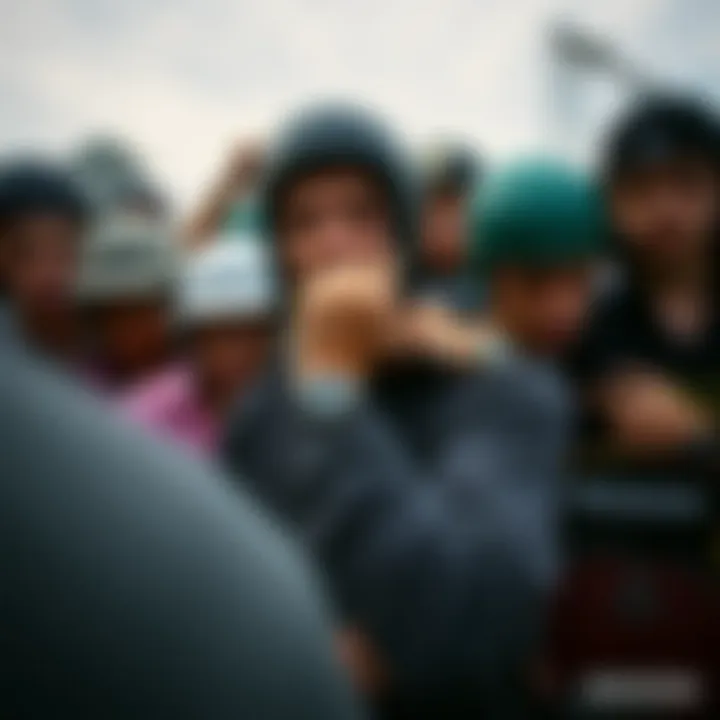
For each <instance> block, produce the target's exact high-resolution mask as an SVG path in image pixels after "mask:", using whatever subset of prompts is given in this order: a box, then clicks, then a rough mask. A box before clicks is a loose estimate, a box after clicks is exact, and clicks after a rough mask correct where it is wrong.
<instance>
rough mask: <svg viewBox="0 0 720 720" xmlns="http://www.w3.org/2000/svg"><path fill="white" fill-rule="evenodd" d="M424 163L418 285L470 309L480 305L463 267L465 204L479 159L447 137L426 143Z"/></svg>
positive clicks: (449, 304) (474, 282)
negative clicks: (435, 142)
mask: <svg viewBox="0 0 720 720" xmlns="http://www.w3.org/2000/svg"><path fill="white" fill-rule="evenodd" d="M423 165H424V166H423V177H422V214H421V227H420V243H421V251H420V266H421V267H420V273H421V280H422V289H423V292H424V293H425V294H426V295H428V296H430V297H432V298H434V299H435V300H436V301H437V302H438V303H439V304H441V305H444V306H447V307H449V308H450V309H453V310H456V311H460V312H463V313H468V314H470V313H473V312H474V311H477V310H478V309H479V308H480V307H481V305H482V290H481V288H480V287H479V285H478V283H477V280H476V279H474V278H471V277H469V276H468V274H467V272H466V270H467V267H468V262H467V242H468V227H467V224H468V206H469V202H470V200H471V199H472V197H473V195H474V193H475V192H476V188H477V187H478V186H479V185H480V184H481V181H482V175H483V168H482V164H481V162H480V158H479V156H478V154H477V152H476V151H475V150H474V148H472V147H469V146H465V145H463V144H461V143H457V142H456V143H449V142H446V143H440V144H437V145H436V146H433V147H431V148H430V149H429V150H428V152H427V157H426V158H425V161H424V164H423Z"/></svg>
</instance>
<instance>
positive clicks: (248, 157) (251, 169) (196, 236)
mask: <svg viewBox="0 0 720 720" xmlns="http://www.w3.org/2000/svg"><path fill="white" fill-rule="evenodd" d="M261 161H262V158H261V148H260V146H259V144H257V143H249V144H247V145H245V146H242V147H241V148H240V149H239V150H238V151H236V152H235V153H234V155H233V157H232V160H231V162H230V164H229V166H228V167H227V169H226V170H225V171H224V172H223V173H222V175H221V176H220V178H219V180H217V181H216V182H215V183H214V184H213V186H212V188H211V190H210V192H209V194H208V195H207V196H206V197H204V198H203V200H202V201H201V203H200V205H199V206H198V207H197V208H196V209H195V211H194V212H193V213H192V214H191V215H190V218H189V219H188V220H187V223H186V227H185V233H184V235H185V238H186V247H187V249H189V250H197V249H198V248H200V247H202V246H203V245H205V244H206V243H207V242H208V241H209V239H210V238H211V237H212V236H213V235H215V234H216V233H217V232H218V231H219V230H220V229H221V228H222V226H223V223H224V222H225V220H226V219H227V217H228V214H229V213H230V211H231V209H232V207H233V205H234V204H235V203H236V202H238V201H239V200H241V199H242V198H244V197H245V196H247V195H248V194H249V193H250V191H251V190H252V188H253V186H254V185H255V182H256V180H257V176H258V173H259V170H260V165H261Z"/></svg>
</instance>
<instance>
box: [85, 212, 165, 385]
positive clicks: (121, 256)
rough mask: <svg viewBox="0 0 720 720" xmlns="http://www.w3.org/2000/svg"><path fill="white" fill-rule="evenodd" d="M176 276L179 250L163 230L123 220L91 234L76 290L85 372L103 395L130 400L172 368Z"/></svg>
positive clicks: (121, 217) (101, 225)
mask: <svg viewBox="0 0 720 720" xmlns="http://www.w3.org/2000/svg"><path fill="white" fill-rule="evenodd" d="M177 275H178V257H177V247H176V243H175V241H174V240H173V238H172V237H171V236H170V234H169V232H168V231H167V230H166V228H165V227H164V226H162V225H158V224H157V223H155V222H149V221H147V220H145V219H142V218H139V217H135V216H125V215H118V216H114V217H109V218H105V219H103V220H102V221H101V222H99V223H98V224H97V227H96V228H94V230H93V231H92V232H91V233H90V235H89V237H88V238H87V243H86V248H85V252H84V254H83V258H82V261H81V266H80V275H79V279H78V287H77V300H78V304H79V306H80V308H81V310H82V312H83V316H84V319H85V323H86V326H87V334H88V344H89V348H88V350H87V355H88V357H87V358H85V360H84V363H83V365H82V367H81V368H80V370H81V374H84V375H85V376H86V378H87V379H88V380H89V381H90V382H91V384H93V385H94V386H96V387H97V389H100V390H102V391H104V392H107V393H110V394H117V393H122V392H125V391H127V390H128V389H129V388H130V387H132V386H133V385H135V384H137V383H139V382H140V381H141V380H143V379H147V378H149V377H150V376H151V375H153V374H154V373H156V372H158V371H159V370H160V369H161V368H164V367H166V366H167V364H168V363H169V362H170V360H171V358H172V353H173V350H174V347H173V342H172V333H171V327H170V304H171V300H172V294H173V292H174V290H175V284H176V282H177Z"/></svg>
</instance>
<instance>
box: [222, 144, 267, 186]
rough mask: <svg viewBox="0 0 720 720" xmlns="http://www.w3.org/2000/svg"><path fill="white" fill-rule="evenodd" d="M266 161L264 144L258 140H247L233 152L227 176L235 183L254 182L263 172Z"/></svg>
mask: <svg viewBox="0 0 720 720" xmlns="http://www.w3.org/2000/svg"><path fill="white" fill-rule="evenodd" d="M264 159H265V148H264V144H263V142H262V141H261V140H260V139H257V138H252V139H249V140H245V141H243V142H242V143H240V144H239V145H238V146H237V147H236V148H235V149H234V150H233V151H232V153H231V155H230V162H229V165H228V169H227V175H228V177H229V179H231V180H233V181H235V182H240V181H243V180H247V179H253V180H254V179H255V178H257V176H258V175H259V174H260V172H261V171H262V166H263V162H264Z"/></svg>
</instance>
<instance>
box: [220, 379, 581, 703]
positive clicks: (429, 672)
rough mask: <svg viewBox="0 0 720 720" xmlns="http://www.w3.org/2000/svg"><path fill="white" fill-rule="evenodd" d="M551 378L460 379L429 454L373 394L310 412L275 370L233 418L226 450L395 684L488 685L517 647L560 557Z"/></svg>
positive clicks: (555, 404) (529, 631)
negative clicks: (317, 569)
mask: <svg viewBox="0 0 720 720" xmlns="http://www.w3.org/2000/svg"><path fill="white" fill-rule="evenodd" d="M554 387H555V386H554V384H553V383H552V382H550V381H548V378H547V376H545V375H544V374H538V373H535V372H526V371H524V370H520V369H518V368H515V369H513V370H512V371H510V372H507V373H505V374H501V375H498V376H496V377H489V376H486V377H482V378H481V377H474V378H468V381H467V383H465V384H463V386H462V387H460V388H458V395H457V398H456V399H455V401H454V402H451V403H449V406H450V407H452V408H453V409H452V412H451V413H450V414H449V416H448V417H447V418H446V419H443V421H444V422H448V423H451V424H452V427H451V431H450V432H448V433H447V436H448V438H449V439H448V440H447V441H446V442H445V443H444V447H443V448H442V451H441V453H440V456H439V458H438V459H437V461H436V462H435V463H433V464H432V466H430V467H421V466H419V465H418V464H417V463H415V462H413V460H412V459H411V458H410V457H409V455H408V453H407V452H406V451H405V449H404V447H403V445H402V443H401V442H399V441H398V438H397V437H395V436H393V433H392V431H391V429H390V428H389V427H388V426H387V425H386V423H385V421H384V419H383V418H382V417H381V416H380V415H379V413H378V412H377V411H376V409H375V408H373V407H372V406H371V405H370V404H368V403H365V404H360V405H358V406H357V407H355V408H354V409H353V410H352V411H351V412H348V413H347V414H346V415H345V416H343V417H339V418H338V417H336V418H333V419H327V420H322V419H318V418H317V417H310V416H309V415H308V414H307V413H306V412H304V411H303V410H302V409H300V408H299V407H298V404H297V403H296V402H295V401H294V400H293V398H292V397H291V395H290V393H287V392H285V391H284V390H283V385H282V383H281V382H279V381H277V379H275V381H274V382H268V383H267V384H266V385H265V386H263V387H262V388H259V389H258V392H257V393H256V395H255V397H253V398H251V399H250V400H249V401H248V402H247V403H245V405H244V408H243V410H242V411H241V412H239V414H238V417H236V418H235V420H234V422H233V423H232V424H231V430H230V433H229V437H228V441H227V447H226V455H227V459H228V460H229V462H230V463H231V465H233V466H234V467H235V469H237V470H240V469H242V470H243V471H247V473H249V474H250V475H251V476H252V477H254V478H256V479H257V481H258V484H257V485H255V489H256V491H257V492H258V493H259V494H260V495H262V496H263V497H264V498H265V499H266V500H268V501H269V502H270V503H271V504H272V505H274V506H275V507H276V508H277V509H278V510H279V511H280V512H282V513H283V514H285V515H287V516H289V517H291V518H292V519H293V520H294V522H295V523H296V524H297V525H298V526H299V528H300V530H301V532H302V533H303V535H304V537H305V538H306V540H307V541H308V542H309V543H310V545H311V547H312V549H313V550H314V551H315V552H316V553H317V555H319V557H320V559H321V560H322V562H323V564H324V566H325V569H326V571H327V573H328V575H329V577H330V580H331V582H332V584H333V586H334V590H335V592H336V595H337V597H338V598H339V599H340V602H341V603H342V609H343V610H344V612H345V613H347V616H348V619H349V621H351V622H353V623H356V624H358V625H359V626H360V627H362V628H363V629H364V630H365V631H366V632H367V633H368V634H369V635H370V636H371V637H372V639H373V640H374V642H376V643H377V644H378V645H379V646H380V648H381V649H382V651H383V652H384V654H385V656H386V657H387V658H388V660H389V663H390V666H391V668H392V671H393V673H394V677H395V680H396V682H398V683H401V684H403V685H404V686H405V687H407V688H410V689H414V690H419V689H420V688H422V689H423V691H426V692H432V690H433V689H438V690H442V688H443V687H444V686H450V685H456V684H458V683H465V682H471V683H473V684H478V683H479V684H483V685H484V684H487V687H490V686H493V685H494V684H495V683H496V682H497V681H498V680H500V679H501V678H502V677H504V676H505V675H507V674H510V673H512V672H514V671H515V670H517V668H518V665H519V664H520V663H521V662H522V660H523V659H524V658H525V655H526V653H527V652H528V648H529V646H530V643H531V642H532V640H533V637H534V634H535V633H536V631H537V628H538V618H539V613H540V612H541V609H542V602H541V600H542V598H543V597H544V595H545V594H546V592H547V590H548V589H549V587H550V586H551V584H552V580H553V577H554V573H555V569H556V567H555V566H556V563H557V553H556V542H555V540H556V539H555V526H556V505H557V495H558V480H559V477H560V470H559V464H560V461H561V458H562V455H563V450H564V444H565V438H566V434H567V430H566V425H567V407H566V403H565V400H564V398H563V395H562V393H561V392H560V391H559V390H557V391H556V390H555V389H554Z"/></svg>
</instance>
